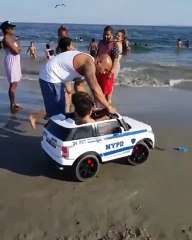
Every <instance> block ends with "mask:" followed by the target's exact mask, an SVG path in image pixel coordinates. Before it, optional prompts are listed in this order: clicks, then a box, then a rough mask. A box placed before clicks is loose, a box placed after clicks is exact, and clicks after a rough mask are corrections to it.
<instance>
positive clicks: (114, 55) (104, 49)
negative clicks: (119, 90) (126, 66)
mask: <svg viewBox="0 0 192 240" xmlns="http://www.w3.org/2000/svg"><path fill="white" fill-rule="evenodd" d="M102 54H108V55H109V56H110V57H111V59H112V66H111V69H110V71H109V72H108V71H107V72H103V73H102V74H97V80H98V83H99V85H100V87H101V89H102V91H103V93H104V94H105V97H106V99H107V102H108V104H109V105H111V103H112V93H113V85H114V80H115V69H116V66H117V64H118V61H119V48H118V45H117V43H116V42H115V41H114V39H113V28H112V27H111V26H106V27H105V28H104V30H103V39H102V40H100V41H99V43H98V50H97V56H100V55H102Z"/></svg>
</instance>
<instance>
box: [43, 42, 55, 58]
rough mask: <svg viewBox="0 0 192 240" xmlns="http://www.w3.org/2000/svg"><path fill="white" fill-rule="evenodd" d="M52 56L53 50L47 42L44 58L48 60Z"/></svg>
mask: <svg viewBox="0 0 192 240" xmlns="http://www.w3.org/2000/svg"><path fill="white" fill-rule="evenodd" d="M53 57H54V50H53V49H52V48H51V46H50V44H49V43H47V44H46V46H45V59H47V60H49V59H51V58H53Z"/></svg>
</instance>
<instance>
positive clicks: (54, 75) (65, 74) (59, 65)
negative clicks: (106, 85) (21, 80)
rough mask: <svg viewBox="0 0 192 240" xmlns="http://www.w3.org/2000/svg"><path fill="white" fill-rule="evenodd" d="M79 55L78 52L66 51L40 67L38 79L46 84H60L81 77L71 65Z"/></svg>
mask: <svg viewBox="0 0 192 240" xmlns="http://www.w3.org/2000/svg"><path fill="white" fill-rule="evenodd" d="M80 53H81V52H79V51H67V52H63V53H60V54H58V55H57V56H55V57H54V58H52V59H51V60H49V61H48V62H47V63H46V64H45V65H44V66H42V68H41V71H40V74H39V78H40V79H42V80H44V81H46V82H51V83H60V82H66V81H71V80H73V79H74V78H77V77H82V76H81V75H80V74H79V73H78V72H77V71H76V69H75V68H74V65H73V60H74V57H75V56H77V55H78V54H80Z"/></svg>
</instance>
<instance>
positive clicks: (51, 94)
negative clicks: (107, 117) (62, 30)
mask: <svg viewBox="0 0 192 240" xmlns="http://www.w3.org/2000/svg"><path fill="white" fill-rule="evenodd" d="M58 47H59V49H60V50H61V53H60V54H58V55H57V56H55V57H54V58H52V59H51V60H49V61H48V62H47V63H46V64H45V65H43V67H42V68H41V71H40V74H39V83H40V88H41V92H42V95H43V100H44V104H45V109H46V113H47V117H49V118H50V117H51V116H53V115H57V114H59V113H63V114H65V95H64V89H65V83H67V82H69V81H72V80H73V79H76V78H82V77H84V78H85V81H86V82H87V84H88V86H89V88H90V90H91V92H92V94H93V96H94V98H95V100H96V101H98V102H99V103H100V104H101V105H102V106H103V107H104V108H106V109H107V110H108V111H109V113H114V112H116V109H115V108H113V107H112V106H110V105H109V104H108V102H107V100H106V98H105V96H104V94H103V92H102V90H101V88H100V86H99V84H98V82H97V79H96V76H95V74H96V73H103V72H104V71H110V69H111V66H112V61H111V58H110V56H108V55H107V54H104V55H101V56H100V57H98V58H95V59H94V58H93V57H92V56H91V55H89V54H87V53H83V52H80V51H77V50H72V49H73V46H72V41H71V39H70V38H68V37H65V38H62V39H60V41H59V44H58Z"/></svg>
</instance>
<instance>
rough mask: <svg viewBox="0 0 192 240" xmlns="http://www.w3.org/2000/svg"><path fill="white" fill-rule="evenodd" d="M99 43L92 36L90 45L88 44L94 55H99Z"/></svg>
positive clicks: (91, 53) (90, 51)
mask: <svg viewBox="0 0 192 240" xmlns="http://www.w3.org/2000/svg"><path fill="white" fill-rule="evenodd" d="M97 49H98V47H97V43H96V42H95V38H92V40H91V42H90V44H89V46H88V51H89V53H90V55H91V56H92V57H95V56H96V55H97Z"/></svg>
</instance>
